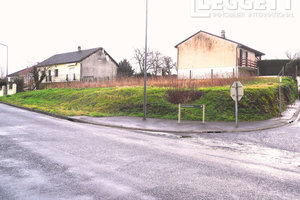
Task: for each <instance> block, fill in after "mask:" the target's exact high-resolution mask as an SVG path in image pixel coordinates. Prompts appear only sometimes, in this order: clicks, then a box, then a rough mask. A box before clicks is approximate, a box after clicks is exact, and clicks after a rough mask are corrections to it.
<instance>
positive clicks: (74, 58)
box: [37, 47, 102, 67]
mask: <svg viewBox="0 0 300 200" xmlns="http://www.w3.org/2000/svg"><path fill="white" fill-rule="evenodd" d="M100 49H102V48H100V47H99V48H94V49H87V50H80V51H74V52H69V53H62V54H57V55H54V56H52V57H50V58H48V59H46V60H44V61H43V62H41V63H38V64H37V66H38V67H41V66H49V65H57V64H65V63H74V62H80V61H82V60H84V59H85V58H87V57H88V56H90V55H91V54H93V53H95V52H96V51H98V50H100Z"/></svg>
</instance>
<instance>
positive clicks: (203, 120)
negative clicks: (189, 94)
mask: <svg viewBox="0 0 300 200" xmlns="http://www.w3.org/2000/svg"><path fill="white" fill-rule="evenodd" d="M202 123H203V124H205V104H203V116H202Z"/></svg>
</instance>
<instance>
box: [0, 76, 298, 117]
mask: <svg viewBox="0 0 300 200" xmlns="http://www.w3.org/2000/svg"><path fill="white" fill-rule="evenodd" d="M277 81H278V79H277V78H271V79H270V78H269V79H257V80H253V81H252V82H249V83H246V84H245V83H244V84H245V95H244V97H243V99H242V100H241V101H240V102H239V119H240V120H242V121H253V120H265V119H269V118H272V117H275V116H278V112H279V107H278V104H279V103H278V83H277ZM147 95H148V105H147V107H148V110H147V113H148V117H150V118H164V119H177V112H178V105H177V104H176V103H186V104H205V105H206V120H207V121H234V120H235V114H234V101H233V100H232V99H231V97H230V96H229V86H222V87H208V88H198V89H172V88H167V87H149V88H148V94H147ZM296 96H297V86H296V83H295V81H294V80H292V79H290V78H283V83H282V99H283V106H284V107H285V106H286V105H287V104H288V103H291V102H293V101H294V100H295V99H296ZM0 101H3V102H7V103H11V104H16V105H21V106H25V107H29V108H33V109H38V110H43V111H47V112H50V113H56V114H62V115H67V116H75V115H87V116H98V117H101V116H138V117H141V116H143V87H140V86H137V87H112V88H87V89H73V88H57V89H47V90H41V91H32V92H24V93H17V94H15V95H12V96H6V97H1V98H0ZM171 102H172V103H171ZM182 119H187V120H202V110H201V109H196V108H195V109H183V111H182Z"/></svg>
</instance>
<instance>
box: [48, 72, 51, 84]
mask: <svg viewBox="0 0 300 200" xmlns="http://www.w3.org/2000/svg"><path fill="white" fill-rule="evenodd" d="M48 77H49V81H52V77H51V70H48Z"/></svg>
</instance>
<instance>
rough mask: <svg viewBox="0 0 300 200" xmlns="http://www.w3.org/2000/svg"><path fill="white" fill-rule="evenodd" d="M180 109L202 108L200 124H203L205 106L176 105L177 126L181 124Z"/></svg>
mask: <svg viewBox="0 0 300 200" xmlns="http://www.w3.org/2000/svg"><path fill="white" fill-rule="evenodd" d="M181 108H203V111H202V123H203V124H205V105H204V104H203V105H181V104H178V124H180V122H181Z"/></svg>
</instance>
